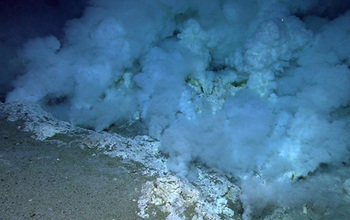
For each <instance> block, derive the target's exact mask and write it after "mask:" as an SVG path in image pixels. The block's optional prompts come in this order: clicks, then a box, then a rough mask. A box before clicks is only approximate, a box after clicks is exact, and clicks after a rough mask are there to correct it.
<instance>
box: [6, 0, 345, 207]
mask: <svg viewBox="0 0 350 220" xmlns="http://www.w3.org/2000/svg"><path fill="white" fill-rule="evenodd" d="M317 3H318V1H308V2H307V3H303V2H302V1H293V3H290V2H288V1H273V0H271V1H263V2H262V1H254V0H249V1H243V0H242V1H229V0H227V1H208V2H206V4H203V1H196V0H192V1H168V0H167V1H165V0H164V1H162V0H155V1H152V2H139V1H117V2H111V1H97V0H96V1H91V6H90V7H88V8H87V9H86V11H85V13H84V16H83V17H82V18H80V19H76V20H72V21H70V22H68V23H67V27H66V29H65V37H64V38H63V39H59V40H58V39H57V38H56V37H54V36H48V37H45V38H37V39H33V40H30V41H29V42H27V43H26V44H25V46H24V49H23V50H22V51H21V52H20V56H21V58H22V59H23V62H25V63H26V69H27V71H26V73H25V74H24V75H23V76H22V77H20V78H19V79H18V80H17V81H16V82H15V87H16V88H15V90H14V91H12V92H11V93H10V94H9V95H8V97H7V101H8V102H13V101H27V102H36V103H40V104H41V105H42V106H43V107H44V108H45V109H47V110H49V111H51V112H52V113H53V114H55V115H56V116H58V117H60V118H63V119H65V120H68V121H70V122H72V123H73V124H76V125H82V126H86V127H91V128H94V129H96V130H98V131H100V130H103V129H105V128H108V127H109V126H110V125H111V124H118V123H122V122H124V121H130V120H131V121H132V120H141V121H142V122H143V123H144V124H145V125H146V126H147V129H148V133H149V135H150V136H152V137H153V138H156V139H160V140H161V147H160V149H161V151H162V152H163V153H165V154H167V155H169V161H168V167H169V168H170V169H171V170H172V171H175V172H177V173H179V174H180V175H184V176H186V175H187V176H191V175H193V172H192V170H191V166H192V165H191V164H192V163H193V162H195V161H200V162H202V163H204V164H206V165H207V166H209V167H213V168H219V169H220V170H223V171H225V172H228V173H231V174H234V175H235V176H237V177H239V178H241V179H243V184H242V185H243V190H244V193H246V194H244V195H249V196H247V197H244V196H243V198H245V199H244V201H246V206H249V205H248V204H250V205H252V206H255V207H254V208H256V209H259V208H262V207H263V206H264V205H266V204H270V203H284V204H286V205H293V204H297V203H298V202H299V203H303V202H309V201H310V200H312V199H311V198H308V197H303V196H301V194H303V192H305V190H306V189H308V188H310V187H311V188H312V189H314V190H316V189H317V188H318V187H320V185H319V183H318V182H317V181H316V180H318V178H320V177H319V176H317V175H318V174H319V173H320V172H321V173H322V172H326V173H325V174H324V173H322V175H323V174H324V175H326V176H327V175H329V176H332V177H334V176H339V177H340V179H341V180H340V181H339V182H337V181H333V182H332V181H331V182H329V181H323V180H322V181H321V179H322V178H321V179H319V181H320V182H321V183H322V184H325V185H324V187H326V188H327V187H328V186H331V185H332V184H335V185H338V186H340V185H341V184H342V181H343V180H344V179H343V178H344V175H345V174H344V172H345V171H343V170H344V169H346V167H347V164H348V163H349V148H350V146H349V145H350V144H349V143H350V134H349V130H350V116H349V115H350V107H349V106H350V70H349V66H350V23H349V22H348V21H349V20H350V12H348V13H345V14H344V15H341V16H339V17H338V18H336V19H334V20H332V21H329V20H327V19H326V18H321V17H316V16H309V17H308V16H305V17H304V18H303V20H300V19H299V18H298V17H296V16H293V14H294V13H299V14H300V13H301V14H302V13H303V12H305V11H308V10H309V9H310V8H312V7H314V6H315V5H317ZM208 18H210V19H208ZM135 115H137V116H139V117H137V118H135ZM324 165H327V166H329V167H330V168H332V169H334V170H331V171H330V170H327V169H323V168H322V167H323V166H324ZM330 168H329V169H330ZM325 170H326V171H325ZM335 170H338V171H335ZM257 176H260V177H261V178H257ZM315 176H316V177H315ZM304 179H306V180H305V181H304V182H303V181H302V182H303V183H300V181H298V180H304ZM309 179H312V180H313V181H315V182H312V180H309ZM309 184H310V185H309ZM252 189H260V191H261V192H262V194H264V193H265V194H266V195H265V196H264V202H261V203H260V204H261V207H259V205H255V204H254V201H256V200H257V197H254V195H256V194H254V193H250V192H251V191H252ZM286 190H287V191H288V192H289V193H285V191H286ZM303 190H304V191H303ZM282 192H283V193H282ZM297 192H298V193H297ZM327 192H328V193H330V194H332V195H334V198H335V200H338V199H339V198H340V197H341V193H340V192H337V193H331V192H333V191H332V190H331V189H329V191H327V190H325V191H324V192H322V193H327ZM281 193H282V195H284V196H283V197H279V196H277V195H281ZM299 194H300V195H299ZM317 199H318V197H316V200H317ZM253 204H254V205H253Z"/></svg>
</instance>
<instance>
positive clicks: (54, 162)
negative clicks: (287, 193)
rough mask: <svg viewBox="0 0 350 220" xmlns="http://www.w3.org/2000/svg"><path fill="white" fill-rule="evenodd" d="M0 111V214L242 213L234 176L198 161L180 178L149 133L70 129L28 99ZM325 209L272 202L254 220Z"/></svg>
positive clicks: (320, 213)
mask: <svg viewBox="0 0 350 220" xmlns="http://www.w3.org/2000/svg"><path fill="white" fill-rule="evenodd" d="M0 115H1V146H0V169H1V174H0V175H1V182H0V185H1V187H0V195H1V198H2V199H1V207H0V218H1V219H19V218H21V219H50V218H54V219H77V218H79V219H236V220H239V219H242V218H243V217H244V212H245V211H246V210H244V207H243V206H242V203H241V201H240V194H241V189H240V181H239V179H235V178H234V177H233V176H231V175H228V174H225V173H222V172H220V171H218V170H214V169H209V168H207V167H205V166H203V165H201V164H196V165H194V167H193V168H192V169H196V172H195V173H196V176H195V177H192V178H185V177H181V176H178V175H176V174H174V173H172V172H170V171H169V170H168V168H167V163H166V162H167V158H166V157H165V156H164V155H162V154H161V153H160V152H159V149H158V148H159V142H158V141H155V140H153V139H151V138H150V137H148V136H137V137H135V138H126V137H122V136H120V135H118V134H116V133H109V132H106V131H102V132H95V131H91V130H86V129H82V128H79V127H74V126H71V125H70V124H69V123H67V122H62V121H59V120H57V119H55V118H54V117H53V116H51V115H50V114H48V113H46V112H45V111H43V110H42V109H41V108H40V107H39V106H37V105H34V104H24V103H9V104H1V105H0ZM346 189H347V188H346V187H344V190H345V191H346ZM346 192H348V191H346ZM257 193H258V192H257ZM324 213H326V210H317V209H314V208H313V207H312V206H311V205H308V204H307V203H305V204H304V205H303V206H301V207H296V208H293V209H291V208H288V207H278V206H271V207H268V208H265V210H264V211H263V212H261V214H260V216H255V217H254V218H256V219H327V216H325V215H324Z"/></svg>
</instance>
